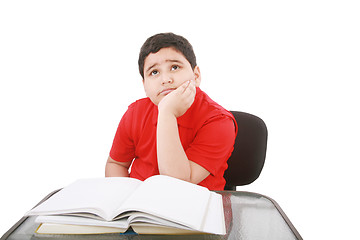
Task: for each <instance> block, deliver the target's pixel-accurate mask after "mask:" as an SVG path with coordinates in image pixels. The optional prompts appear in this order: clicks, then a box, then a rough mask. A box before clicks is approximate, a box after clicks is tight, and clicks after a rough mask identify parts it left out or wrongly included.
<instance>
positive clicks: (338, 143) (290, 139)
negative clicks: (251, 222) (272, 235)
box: [0, 0, 360, 239]
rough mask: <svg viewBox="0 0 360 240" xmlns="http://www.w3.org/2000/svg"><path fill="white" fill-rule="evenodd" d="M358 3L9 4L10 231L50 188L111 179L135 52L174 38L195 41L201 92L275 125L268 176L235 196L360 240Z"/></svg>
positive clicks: (6, 197)
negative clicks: (247, 195) (260, 199)
mask: <svg viewBox="0 0 360 240" xmlns="http://www.w3.org/2000/svg"><path fill="white" fill-rule="evenodd" d="M123 2H124V3H123ZM125 2H126V3H125ZM129 2H131V3H129ZM356 2H357V1H346V0H342V1H318V0H311V1H230V0H226V1H221V3H220V1H209V0H206V1H205V0H204V1H200V0H198V1H194V0H190V1H185V0H181V1H165V0H164V1H156V0H153V1H77V0H71V1H64V0H62V1H4V0H3V1H0V35H1V36H0V81H1V84H0V114H1V117H0V184H1V185H0V195H1V197H0V201H1V203H0V235H2V234H3V233H5V232H6V230H7V229H9V228H10V227H11V226H12V225H13V224H14V223H15V222H16V221H17V220H18V219H20V218H21V217H22V215H23V214H24V213H25V212H26V211H28V210H29V209H30V208H32V207H33V206H34V205H35V204H36V203H37V202H38V201H39V200H40V199H42V198H43V197H44V196H45V195H47V194H48V193H49V192H51V191H53V190H55V189H58V188H61V187H63V186H65V185H67V184H69V183H71V182H73V181H74V180H76V179H78V178H86V177H102V176H104V166H105V161H106V159H107V156H108V152H109V150H110V147H111V144H112V140H113V137H114V134H115V131H116V128H117V124H118V122H119V120H120V118H121V116H122V114H123V113H124V111H125V110H126V109H127V106H128V105H129V104H130V103H131V102H133V101H134V100H136V99H138V98H141V97H144V96H145V94H144V91H143V87H142V81H141V77H140V75H139V73H138V69H137V58H138V53H139V49H140V47H141V45H142V43H143V42H144V41H145V40H146V38H147V37H149V36H151V35H153V34H155V33H159V32H168V31H171V32H174V33H177V34H180V35H183V36H185V37H186V38H187V39H188V40H189V41H190V42H191V43H192V45H193V47H194V49H195V53H196V55H197V58H198V65H199V66H200V69H201V72H202V80H203V81H202V85H201V87H202V89H203V90H204V91H206V92H207V93H208V94H209V95H210V96H211V97H212V98H213V99H214V100H215V101H217V102H218V103H220V104H221V105H223V106H224V107H225V108H227V109H231V110H239V111H245V112H250V113H253V114H255V115H258V116H260V117H261V118H262V119H263V120H264V121H265V122H266V123H267V126H268V130H269V140H268V152H267V158H266V162H265V166H264V169H263V172H262V174H261V176H260V178H259V179H258V180H257V181H256V182H254V183H253V184H251V185H249V186H245V187H239V188H238V190H246V191H253V192H258V193H262V194H264V195H267V196H270V197H272V198H273V199H275V200H276V201H277V202H278V203H279V204H280V206H281V207H282V209H283V210H284V211H285V213H286V214H287V215H288V217H289V218H290V220H291V221H292V223H293V224H294V225H295V227H296V228H297V230H298V231H299V232H300V234H301V235H302V236H303V238H304V239H354V238H356V237H357V236H358V231H359V230H358V227H359V224H358V216H359V214H360V211H359V209H360V208H359V202H360V197H359V190H358V188H359V187H358V183H359V180H360V177H359V167H358V166H359V165H358V164H357V162H358V161H359V159H360V157H359V150H358V149H359V142H360V141H359V136H360V127H359V122H360V116H359V115H360V114H359V102H360V101H359V100H360V97H359V86H358V85H357V82H358V81H359V80H360V69H359V67H360V47H359V46H360V44H359V43H360V35H359V29H360V26H359V23H360V17H359V16H360V15H359V12H360V8H359V5H358V4H356Z"/></svg>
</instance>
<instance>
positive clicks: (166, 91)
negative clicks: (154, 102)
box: [159, 88, 176, 95]
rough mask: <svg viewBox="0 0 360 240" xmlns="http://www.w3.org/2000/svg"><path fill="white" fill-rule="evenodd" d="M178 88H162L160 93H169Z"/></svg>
mask: <svg viewBox="0 0 360 240" xmlns="http://www.w3.org/2000/svg"><path fill="white" fill-rule="evenodd" d="M175 89H176V88H166V89H164V90H162V91H161V92H160V93H159V95H168V94H169V93H171V92H172V91H174V90H175Z"/></svg>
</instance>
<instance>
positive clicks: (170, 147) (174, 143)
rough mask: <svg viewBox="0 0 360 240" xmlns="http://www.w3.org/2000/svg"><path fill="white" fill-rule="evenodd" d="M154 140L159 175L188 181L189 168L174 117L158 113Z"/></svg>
mask: <svg viewBox="0 0 360 240" xmlns="http://www.w3.org/2000/svg"><path fill="white" fill-rule="evenodd" d="M156 140H157V157H158V166H159V172H160V174H163V175H168V176H172V177H176V178H179V179H182V180H185V181H190V180H191V166H190V162H189V160H188V158H187V156H186V154H185V151H184V149H183V147H182V145H181V141H180V137H179V130H178V126H177V119H176V117H175V116H174V115H172V114H169V113H167V112H161V111H160V112H159V115H158V124H157V139H156Z"/></svg>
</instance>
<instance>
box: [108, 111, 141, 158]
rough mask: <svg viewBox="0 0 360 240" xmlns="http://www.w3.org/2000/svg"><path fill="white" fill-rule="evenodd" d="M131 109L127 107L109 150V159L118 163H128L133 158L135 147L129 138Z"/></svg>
mask: <svg viewBox="0 0 360 240" xmlns="http://www.w3.org/2000/svg"><path fill="white" fill-rule="evenodd" d="M132 118H133V107H131V105H130V106H129V108H128V110H127V111H126V112H125V114H124V115H123V117H122V118H121V120H120V123H119V125H118V128H117V131H116V133H115V137H114V141H113V144H112V147H111V150H110V157H111V158H112V159H114V160H115V161H118V162H129V161H132V160H133V159H134V157H135V145H134V141H133V139H132V137H131V129H132Z"/></svg>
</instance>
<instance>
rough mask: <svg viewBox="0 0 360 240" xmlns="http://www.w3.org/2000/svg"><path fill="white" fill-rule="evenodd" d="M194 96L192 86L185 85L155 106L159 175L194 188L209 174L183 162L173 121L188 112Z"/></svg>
mask: <svg viewBox="0 0 360 240" xmlns="http://www.w3.org/2000/svg"><path fill="white" fill-rule="evenodd" d="M195 94H196V88H195V84H194V83H193V82H185V83H184V84H182V85H181V86H180V87H179V88H178V89H176V90H175V91H173V92H172V93H170V94H168V95H167V96H166V97H164V99H162V101H161V102H160V103H159V106H158V108H159V115H158V125H157V139H156V140H157V156H158V165H159V172H160V174H163V175H168V176H172V177H176V178H179V179H182V180H185V181H189V182H192V183H195V184H198V183H199V182H201V181H202V180H203V179H205V178H206V177H207V176H208V175H209V174H210V173H209V172H208V171H207V170H206V169H205V168H203V167H201V166H200V165H198V164H196V163H194V162H192V161H191V160H189V159H188V158H187V156H186V154H185V151H184V149H183V147H182V145H181V141H180V137H179V130H178V125H177V118H178V117H180V116H181V115H183V114H184V113H185V112H186V111H187V109H189V108H190V106H191V105H192V103H193V102H194V99H195Z"/></svg>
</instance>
